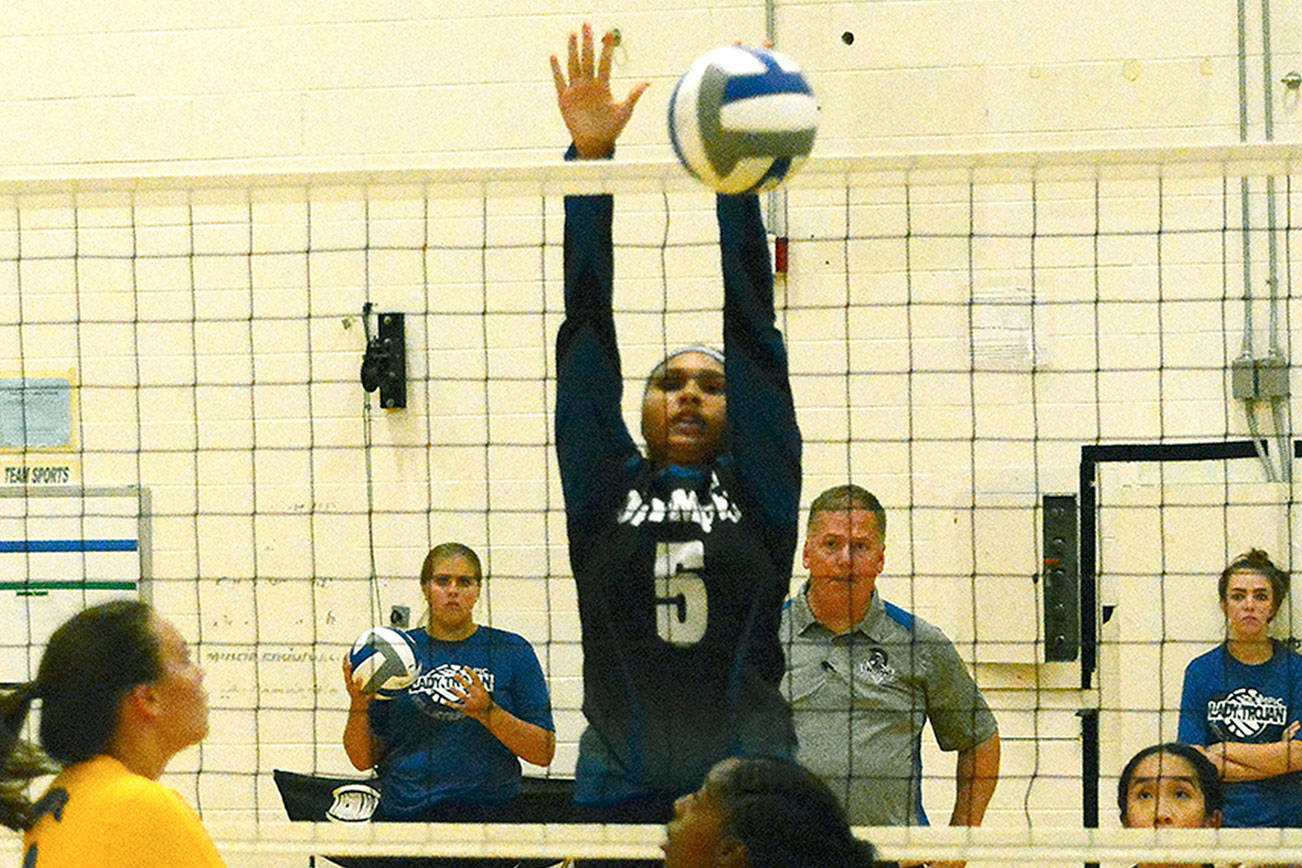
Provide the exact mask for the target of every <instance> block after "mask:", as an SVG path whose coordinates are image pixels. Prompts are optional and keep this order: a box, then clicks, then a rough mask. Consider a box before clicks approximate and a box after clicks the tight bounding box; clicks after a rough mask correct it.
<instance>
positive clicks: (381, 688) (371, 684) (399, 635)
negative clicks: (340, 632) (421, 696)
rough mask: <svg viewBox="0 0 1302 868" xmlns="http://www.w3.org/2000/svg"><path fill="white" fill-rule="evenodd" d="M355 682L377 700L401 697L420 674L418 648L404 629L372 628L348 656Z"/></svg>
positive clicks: (358, 639) (359, 637) (357, 642)
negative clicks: (417, 658)
mask: <svg viewBox="0 0 1302 868" xmlns="http://www.w3.org/2000/svg"><path fill="white" fill-rule="evenodd" d="M348 659H349V662H351V663H352V665H353V683H354V684H356V685H357V687H358V688H359V689H360V690H361V691H362V692H363V693H369V694H372V695H374V696H375V698H376V699H392V698H393V697H395V696H399V695H401V694H402V693H403V692H405V691H406V690H407V688H408V687H410V686H411V683H412V682H413V681H415V680H416V676H417V675H419V674H420V665H419V664H418V663H417V662H416V646H415V645H413V644H412V641H411V639H409V638H408V637H407V634H406V633H404V632H402V631H401V630H395V629H394V628H392V627H372V628H371V629H370V630H367V631H366V632H365V633H363V634H362V635H360V636H358V637H357V641H356V642H354V643H353V650H352V651H350V652H349V654H348Z"/></svg>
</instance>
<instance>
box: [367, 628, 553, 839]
mask: <svg viewBox="0 0 1302 868" xmlns="http://www.w3.org/2000/svg"><path fill="white" fill-rule="evenodd" d="M405 632H406V634H407V636H408V637H410V638H411V640H412V642H413V643H415V645H416V659H417V661H418V662H419V663H420V664H421V673H420V677H418V678H417V679H416V681H415V683H414V684H412V685H411V687H409V688H407V692H406V693H403V694H402V695H400V696H398V697H396V698H394V699H390V700H379V699H375V700H372V701H371V704H370V708H369V714H370V725H371V731H372V732H373V733H374V734H375V735H376V737H378V738H379V739H380V742H381V748H380V761H379V762H378V763H377V764H376V771H377V773H378V774H379V785H380V807H379V809H378V810H379V814H377V816H376V819H385V820H410V819H419V818H421V817H422V816H423V815H424V814H425V813H426V812H427V811H429V810H430V809H431V808H434V807H435V806H437V805H438V804H439V803H441V802H449V801H456V802H478V803H483V804H488V805H493V804H501V803H503V802H507V801H510V800H511V799H514V798H515V797H516V796H518V795H519V794H520V760H519V759H517V758H516V756H515V754H513V753H512V752H511V751H510V749H509V748H507V747H506V746H505V745H503V744H502V743H501V742H500V741H498V740H497V738H496V737H495V736H494V735H493V734H492V733H490V732H489V731H488V728H487V727H485V726H484V725H483V724H481V723H480V722H479V721H477V720H475V719H473V718H470V717H467V716H466V715H465V714H463V713H462V712H461V711H458V710H457V709H455V708H451V707H449V706H447V705H445V704H444V702H456V701H458V698H457V696H456V694H455V693H454V692H453V688H454V687H457V686H459V685H458V684H457V682H456V676H457V674H458V673H460V672H463V671H464V670H465V669H466V668H469V669H473V670H474V671H475V672H476V673H478V675H479V678H480V680H481V681H483V683H484V687H485V688H486V689H487V690H488V692H489V694H490V695H491V696H492V698H493V702H495V703H496V704H497V705H499V706H501V707H502V708H504V709H506V710H507V711H509V712H510V713H511V714H513V715H515V716H516V717H518V718H520V719H521V720H523V721H526V722H528V723H532V724H536V725H538V726H541V727H542V728H543V729H547V730H552V729H554V727H553V726H552V712H551V702H550V700H549V699H548V696H547V683H546V681H545V680H544V679H543V674H542V667H540V666H539V665H538V657H537V656H536V655H535V654H534V651H533V648H532V647H531V646H530V645H529V643H528V642H527V641H525V639H524V638H523V637H521V636H517V635H516V634H515V633H509V632H507V631H505V630H497V629H494V628H493V627H484V626H480V627H479V628H477V629H476V630H475V632H474V633H472V634H471V635H470V636H469V637H467V638H465V639H463V640H461V641H460V642H444V641H442V640H439V639H435V638H433V637H432V636H430V635H429V633H428V632H427V631H426V630H425V629H424V628H418V629H415V630H407V631H405Z"/></svg>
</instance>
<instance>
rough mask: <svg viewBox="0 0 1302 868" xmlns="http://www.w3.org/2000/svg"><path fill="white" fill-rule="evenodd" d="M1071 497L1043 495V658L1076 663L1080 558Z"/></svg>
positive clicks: (1077, 651) (1078, 632) (1078, 631)
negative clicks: (1074, 661)
mask: <svg viewBox="0 0 1302 868" xmlns="http://www.w3.org/2000/svg"><path fill="white" fill-rule="evenodd" d="M1076 516H1077V505H1076V495H1074V494H1046V495H1044V510H1043V513H1042V531H1043V534H1044V539H1043V542H1042V545H1043V546H1044V549H1043V551H1044V569H1043V571H1042V573H1041V577H1042V579H1043V581H1044V659H1045V661H1047V662H1054V661H1068V660H1075V659H1076V657H1077V655H1078V654H1079V652H1080V557H1079V553H1078V550H1077V532H1078V528H1077V522H1076Z"/></svg>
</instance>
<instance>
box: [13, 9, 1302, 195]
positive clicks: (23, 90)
mask: <svg viewBox="0 0 1302 868" xmlns="http://www.w3.org/2000/svg"><path fill="white" fill-rule="evenodd" d="M1247 5H1248V6H1250V7H1252V8H1251V9H1250V10H1249V13H1248V17H1249V29H1248V36H1249V38H1248V42H1247V48H1248V51H1249V52H1250V55H1251V56H1250V58H1249V61H1250V62H1249V66H1248V77H1247V78H1248V84H1249V90H1250V93H1249V104H1250V108H1251V113H1250V122H1251V123H1250V126H1251V127H1252V130H1251V132H1252V133H1253V134H1254V137H1255V138H1259V137H1261V136H1262V135H1263V134H1264V131H1263V130H1262V128H1261V121H1262V120H1263V114H1264V110H1263V107H1262V102H1261V94H1262V77H1261V75H1260V63H1259V61H1260V52H1261V48H1262V43H1261V37H1260V33H1261V29H1260V27H1259V25H1258V22H1257V19H1258V17H1259V8H1260V7H1259V4H1247ZM1271 6H1272V9H1273V16H1272V17H1273V20H1274V22H1275V26H1274V27H1273V28H1272V48H1273V52H1272V58H1273V67H1274V72H1275V75H1274V76H1273V77H1272V81H1273V80H1274V79H1275V78H1279V77H1282V76H1283V75H1284V74H1285V73H1286V72H1288V71H1296V70H1297V69H1298V68H1299V66H1302V37H1299V35H1298V33H1297V28H1296V27H1293V26H1290V24H1291V22H1295V21H1297V20H1298V17H1299V16H1298V12H1299V10H1298V4H1297V0H1274V2H1273V3H1272V4H1271ZM585 14H586V15H587V17H589V18H590V19H591V20H592V21H593V23H594V24H595V25H596V26H597V27H598V28H599V29H605V28H607V27H618V28H619V29H620V31H621V33H622V34H623V36H624V41H623V46H622V48H621V50H620V52H619V56H618V58H617V63H616V69H615V72H616V78H617V81H618V83H619V84H620V85H621V86H627V85H628V84H631V83H632V82H634V81H637V80H641V79H649V80H651V81H652V82H653V87H652V89H651V90H650V91H649V92H648V94H647V97H646V101H645V102H644V104H643V108H642V110H641V112H640V115H641V117H640V118H639V119H638V121H637V122H636V123H634V125H633V126H632V127H631V128H630V130H629V131H628V134H627V136H626V138H625V142H624V146H623V149H622V151H621V154H622V156H623V157H626V158H628V159H642V158H655V159H666V158H668V157H669V150H668V147H667V142H666V136H665V133H664V129H663V124H662V122H661V121H660V118H662V117H663V110H664V107H665V105H666V101H667V100H668V97H669V93H670V91H671V89H672V85H673V81H674V80H675V78H676V77H677V76H678V75H679V74H680V73H681V72H682V71H684V70H685V69H686V68H687V66H688V64H689V63H690V62H691V60H692V59H693V58H694V57H695V56H697V55H698V54H700V53H702V52H703V51H705V50H708V49H710V48H713V47H715V46H717V45H720V44H727V43H729V42H732V41H735V40H742V41H747V42H757V41H759V40H761V39H762V38H763V37H764V30H765V14H764V4H763V3H762V2H759V0H754V2H721V3H714V4H711V5H710V6H709V7H708V8H701V7H700V5H699V4H695V3H690V2H683V0H651V2H645V3H628V2H594V3H592V4H590V5H589V7H588V9H587V10H576V7H575V6H574V5H573V4H568V3H554V2H552V3H548V2H531V3H528V4H519V3H512V2H506V0H489V2H475V3H467V2H458V0H450V2H434V0H396V2H385V3H378V2H373V0H355V2H340V0H321V2H303V0H286V2H280V3H270V4H260V3H252V2H247V0H162V2H156V0H150V2H146V0H125V2H122V3H115V4H112V6H104V5H103V4H98V3H91V2H75V3H71V4H60V5H58V6H57V7H56V6H53V5H51V4H49V3H45V2H35V0H32V2H19V3H12V4H7V5H6V8H5V9H4V10H3V11H0V57H3V58H4V61H5V67H6V69H7V70H8V74H7V75H6V76H5V77H4V81H3V82H0V129H4V130H5V131H6V134H5V136H4V139H3V143H2V144H0V169H3V170H4V172H5V174H6V175H9V174H16V175H22V174H24V173H29V172H40V173H44V172H56V173H57V172H58V171H60V170H61V169H62V170H68V169H71V168H72V167H79V168H80V169H82V170H84V169H85V168H86V167H87V166H104V165H106V164H108V165H119V164H120V165H137V166H138V165H141V164H145V165H155V164H157V165H172V164H176V163H191V162H197V163H200V164H203V165H205V166H221V167H227V168H235V169H239V168H241V167H246V166H248V165H249V164H250V162H257V163H272V164H280V165H289V166H293V165H296V164H302V163H312V164H316V163H319V162H320V161H325V162H326V163H330V164H335V165H336V166H337V165H338V164H344V165H353V164H374V163H385V162H393V161H401V162H404V163H406V162H415V163H418V164H420V165H430V164H435V165H454V166H458V165H465V164H489V165H498V164H501V163H507V162H522V161H525V162H528V161H537V160H543V159H551V158H553V157H554V154H555V152H556V149H557V148H558V147H560V146H562V145H563V144H564V135H563V128H562V126H561V125H560V123H559V122H558V120H557V118H556V116H555V112H554V111H553V109H552V102H553V96H552V90H551V83H550V78H549V72H548V69H547V64H546V57H547V55H548V54H549V53H551V52H560V51H562V50H563V46H564V39H565V35H566V33H568V32H569V30H571V29H573V28H575V27H577V25H578V23H579V22H580V21H581V20H582V17H583V15H585ZM774 20H775V35H776V44H777V46H778V47H779V48H780V49H781V50H783V51H785V52H786V53H788V54H790V55H791V56H792V57H794V58H796V59H797V60H798V61H800V62H801V63H802V64H803V65H804V66H805V68H806V70H807V72H808V74H809V77H810V79H811V81H812V82H813V84H814V87H815V90H816V92H817V94H818V95H819V97H820V102H821V104H822V112H823V114H822V135H821V139H820V143H819V150H820V152H821V153H826V154H847V153H875V152H881V151H893V152H895V151H904V152H911V151H917V150H970V149H991V148H998V149H1007V148H1043V147H1051V146H1091V147H1093V146H1116V145H1131V144H1153V143H1158V144H1170V143H1172V142H1175V141H1179V142H1199V143H1207V142H1231V141H1237V140H1238V137H1239V135H1238V117H1239V115H1238V97H1237V93H1238V66H1237V60H1236V59H1237V30H1236V20H1235V7H1234V4H1226V3H1208V2H1194V0H1186V2H1175V0H1171V2H1160V3H1144V4H1135V3H1125V2H1120V0H1102V2H1098V3H1093V4H1080V3H1069V2H1050V0H886V2H881V0H879V2H839V3H838V2H776V3H775V16H774ZM1274 96H1275V100H1274V102H1273V105H1274V106H1275V122H1276V130H1275V135H1276V137H1277V138H1280V139H1289V138H1291V137H1293V136H1295V134H1296V132H1297V123H1298V119H1299V118H1298V112H1299V107H1298V99H1297V97H1298V93H1297V91H1292V92H1288V91H1286V90H1285V88H1283V87H1282V86H1281V85H1279V84H1278V83H1276V84H1275V86H1274Z"/></svg>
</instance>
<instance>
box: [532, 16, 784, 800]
mask: <svg viewBox="0 0 1302 868" xmlns="http://www.w3.org/2000/svg"><path fill="white" fill-rule="evenodd" d="M612 48H613V39H612V36H611V35H610V34H607V35H606V37H605V38H604V39H603V40H602V45H601V52H600V55H599V56H598V55H597V53H596V51H595V49H594V42H593V36H592V30H591V28H590V27H589V26H587V25H585V26H584V27H583V30H582V33H581V34H571V36H570V42H569V52H568V58H567V63H566V67H565V68H564V69H562V65H561V62H560V61H559V60H558V59H557V58H556V57H555V56H553V57H552V59H551V64H552V75H553V79H554V81H555V84H556V92H557V98H558V102H559V105H560V110H561V116H562V118H563V119H564V121H565V125H566V127H567V128H568V130H569V132H570V134H571V136H572V137H573V144H572V146H571V148H570V152H569V154H568V155H567V158H569V159H603V158H607V157H610V156H611V155H612V153H613V151H614V147H615V141H616V139H617V138H618V137H619V135H620V133H621V131H622V130H623V129H624V126H625V124H626V123H627V122H628V120H629V118H630V117H631V116H632V113H633V109H634V106H635V105H636V103H637V101H638V99H639V98H640V97H641V95H642V92H643V91H644V90H645V88H646V84H645V83H642V84H638V85H637V86H635V87H634V88H633V89H632V90H631V92H630V93H629V96H628V98H627V99H626V100H625V101H623V102H619V103H617V102H615V101H614V100H613V98H612V97H611V92H610V66H611V53H612ZM716 212H717V216H718V223H719V237H720V252H721V259H722V271H723V345H724V350H723V352H722V353H720V352H719V351H717V350H715V349H712V348H710V347H708V346H704V345H692V346H687V347H685V348H683V349H680V350H677V351H675V352H672V353H670V354H669V355H668V356H667V357H666V358H665V359H664V360H663V361H661V362H660V363H659V364H658V365H657V366H656V367H655V369H654V370H653V371H652V372H651V374H650V376H649V378H648V380H647V382H646V385H645V388H644V392H643V397H642V426H641V427H642V435H643V438H644V440H645V442H646V452H645V454H643V453H642V451H641V450H639V449H638V447H637V445H636V444H635V443H634V442H633V439H632V437H631V436H630V434H629V432H628V430H627V428H626V427H625V425H624V422H623V418H622V415H621V410H620V403H621V397H622V385H623V384H622V373H621V368H620V357H619V350H618V347H617V342H616V337H615V320H614V315H613V313H612V288H613V280H614V276H613V245H612V241H611V221H612V214H613V200H612V197H610V196H568V197H566V200H565V321H564V322H563V324H562V325H561V327H560V331H559V333H558V335H557V338H556V370H557V399H556V448H557V453H558V458H559V465H560V473H561V482H562V486H563V489H564V494H565V510H566V519H567V528H568V533H569V549H570V563H571V567H572V569H573V573H574V577H575V582H576V584H577V586H578V597H579V615H580V621H581V626H582V640H583V652H584V664H583V668H584V704H583V710H584V714H585V715H586V717H587V721H588V726H587V728H586V730H585V731H584V733H583V735H582V737H581V739H580V742H579V757H578V762H577V767H576V770H575V777H576V781H575V800H576V802H577V803H578V804H579V806H580V807H581V808H589V809H592V810H588V811H581V812H580V815H581V816H582V817H585V818H590V819H604V820H629V821H638V822H661V821H664V820H666V819H668V817H669V814H670V812H671V806H672V804H673V801H674V800H675V799H676V798H677V797H679V796H681V795H683V794H684V793H688V792H691V791H692V790H694V789H695V788H696V786H697V785H698V784H699V783H700V781H701V780H702V779H703V778H704V777H705V775H706V773H707V772H708V771H709V769H710V768H711V767H712V766H713V765H714V764H715V763H717V762H718V761H719V760H721V759H723V758H725V757H730V756H738V755H747V754H766V755H772V756H786V755H789V754H790V752H791V749H792V746H793V743H794V736H793V734H792V729H791V722H790V714H789V711H788V709H787V707H786V704H785V702H784V701H783V699H782V697H781V695H780V693H779V691H778V689H777V685H778V682H779V680H780V679H781V677H782V672H783V658H782V650H781V646H780V645H779V642H778V630H777V625H778V616H779V611H780V608H781V605H782V601H783V598H784V596H785V594H786V590H787V587H788V584H789V582H790V576H791V564H792V558H793V556H794V552H795V545H796V536H797V519H798V508H799V499H800V432H799V430H798V429H797V427H796V418H795V410H794V406H793V402H792V397H791V389H790V386H789V383H788V375H787V357H786V350H785V347H784V346H783V342H782V335H781V334H780V333H779V332H778V330H777V328H776V327H775V326H774V311H773V280H772V271H771V269H770V266H769V254H768V241H767V236H766V234H765V230H764V225H763V223H762V221H761V219H760V211H759V203H758V201H757V199H756V197H755V196H753V195H739V196H719V197H717V201H716Z"/></svg>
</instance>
